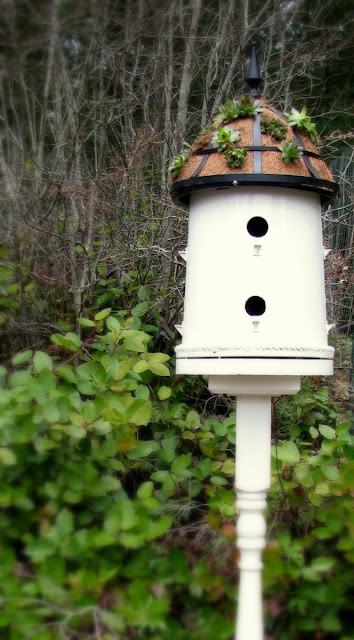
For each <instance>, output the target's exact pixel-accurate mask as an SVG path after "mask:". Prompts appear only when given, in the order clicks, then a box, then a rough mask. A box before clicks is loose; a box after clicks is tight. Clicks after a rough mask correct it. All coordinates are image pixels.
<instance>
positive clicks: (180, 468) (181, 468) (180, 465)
mask: <svg viewBox="0 0 354 640" xmlns="http://www.w3.org/2000/svg"><path fill="white" fill-rule="evenodd" d="M191 458H192V454H191V453H184V454H182V455H180V456H178V458H176V459H175V460H174V461H173V463H172V465H171V471H172V473H176V474H177V475H181V476H183V477H189V475H190V472H188V475H185V472H186V469H187V467H189V465H190V463H191Z"/></svg>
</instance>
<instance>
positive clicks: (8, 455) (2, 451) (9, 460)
mask: <svg viewBox="0 0 354 640" xmlns="http://www.w3.org/2000/svg"><path fill="white" fill-rule="evenodd" d="M16 463H17V460H16V456H15V454H14V452H13V451H11V449H8V448H7V447H0V464H3V465H4V466H5V467H10V466H12V465H14V464H16Z"/></svg>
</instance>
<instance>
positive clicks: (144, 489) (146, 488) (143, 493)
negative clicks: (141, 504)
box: [137, 481, 154, 500]
mask: <svg viewBox="0 0 354 640" xmlns="http://www.w3.org/2000/svg"><path fill="white" fill-rule="evenodd" d="M153 489H154V484H153V482H151V481H148V482H143V484H141V485H140V487H139V489H138V491H137V496H138V498H139V499H140V500H145V499H146V498H150V496H151V494H152V492H153Z"/></svg>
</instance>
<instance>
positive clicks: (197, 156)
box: [170, 100, 335, 191]
mask: <svg viewBox="0 0 354 640" xmlns="http://www.w3.org/2000/svg"><path fill="white" fill-rule="evenodd" d="M259 106H260V107H261V109H262V113H261V114H260V117H261V118H262V117H264V116H266V117H269V118H273V119H277V120H279V121H280V122H281V123H282V124H283V125H285V126H286V127H287V132H286V137H285V140H282V141H279V140H276V139H275V138H273V137H272V136H271V135H265V134H261V137H260V139H261V143H260V144H261V146H265V147H267V146H268V147H269V146H270V147H279V146H282V145H283V144H284V142H285V141H287V140H293V141H294V142H295V143H296V144H297V145H299V146H302V147H303V149H304V155H303V156H302V157H301V158H299V159H298V161H297V162H290V163H289V164H286V163H285V162H284V160H283V159H282V157H281V151H279V150H274V151H273V150H264V151H263V150H262V151H261V152H259V151H252V150H248V151H247V155H246V160H245V162H244V164H243V165H242V167H239V168H232V167H230V165H229V164H228V163H227V160H226V158H225V154H224V152H220V153H218V152H215V150H213V149H211V144H210V141H211V138H212V136H213V133H214V131H215V130H217V129H218V127H220V126H224V127H232V128H233V129H235V130H237V131H239V132H240V134H241V137H240V140H239V141H238V142H237V143H236V145H237V146H238V147H252V146H256V143H255V142H254V127H255V118H253V117H241V118H240V117H239V118H237V119H235V120H232V121H230V122H228V123H225V124H224V123H223V121H222V119H220V120H217V121H215V122H214V124H213V125H212V126H213V129H212V131H210V132H209V133H207V134H205V135H203V136H201V137H200V138H199V139H197V140H196V142H195V143H194V144H193V145H192V147H191V155H190V156H189V158H188V159H187V161H186V163H185V165H184V166H183V167H182V169H181V170H180V173H179V175H178V176H177V177H176V178H174V179H171V181H170V184H171V187H173V186H174V185H176V186H177V185H178V183H179V182H182V181H185V180H189V179H190V178H195V177H198V178H203V177H207V176H223V175H226V174H227V175H230V174H238V175H239V176H242V175H250V174H251V175H252V174H253V175H259V172H255V171H254V154H255V153H261V173H262V174H265V175H267V174H268V175H272V176H277V175H281V176H287V175H288V176H303V177H306V178H315V179H317V180H319V181H320V180H326V181H329V182H332V183H333V191H335V181H334V178H333V176H332V174H331V172H330V171H329V169H328V167H327V165H326V163H325V162H324V160H322V159H321V158H319V157H314V156H312V155H307V154H306V151H308V152H312V153H315V154H318V155H319V152H318V150H317V149H316V147H315V145H314V144H313V143H312V141H311V140H310V137H309V136H308V135H305V134H303V133H301V132H297V131H296V129H293V128H292V127H291V126H290V125H289V124H288V121H287V119H286V118H285V116H282V115H281V114H280V113H279V112H277V111H276V110H273V108H272V106H271V105H269V104H268V103H266V102H265V101H264V100H260V101H259ZM258 127H259V124H258ZM208 145H209V147H208ZM258 145H259V142H258ZM258 145H257V146H258ZM206 150H210V151H211V153H210V154H207V158H206V157H205V153H201V152H203V151H206ZM198 168H199V169H198ZM320 188H322V189H323V191H326V189H328V188H329V190H330V191H331V185H329V187H326V186H324V185H321V186H320Z"/></svg>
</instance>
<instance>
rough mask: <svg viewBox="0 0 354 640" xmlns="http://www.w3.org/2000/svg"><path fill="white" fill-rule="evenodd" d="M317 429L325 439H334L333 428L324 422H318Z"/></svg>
mask: <svg viewBox="0 0 354 640" xmlns="http://www.w3.org/2000/svg"><path fill="white" fill-rule="evenodd" d="M318 430H319V432H320V434H321V435H322V436H323V437H324V438H327V440H334V439H335V437H336V432H335V430H334V429H332V427H329V426H328V425H326V424H320V425H319V427H318Z"/></svg>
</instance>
